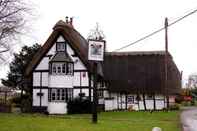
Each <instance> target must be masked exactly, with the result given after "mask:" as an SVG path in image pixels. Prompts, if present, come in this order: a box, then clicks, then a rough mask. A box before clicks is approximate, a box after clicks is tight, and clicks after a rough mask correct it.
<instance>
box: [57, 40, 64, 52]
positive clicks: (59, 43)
mask: <svg viewBox="0 0 197 131" xmlns="http://www.w3.org/2000/svg"><path fill="white" fill-rule="evenodd" d="M56 51H57V52H58V51H66V43H65V42H56Z"/></svg>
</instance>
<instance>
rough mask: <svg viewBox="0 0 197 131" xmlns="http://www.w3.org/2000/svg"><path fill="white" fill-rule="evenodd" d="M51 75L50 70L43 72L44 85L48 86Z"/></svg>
mask: <svg viewBox="0 0 197 131" xmlns="http://www.w3.org/2000/svg"><path fill="white" fill-rule="evenodd" d="M48 81H49V76H48V72H42V86H48Z"/></svg>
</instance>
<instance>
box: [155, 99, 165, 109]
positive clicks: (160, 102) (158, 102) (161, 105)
mask: <svg viewBox="0 0 197 131" xmlns="http://www.w3.org/2000/svg"><path fill="white" fill-rule="evenodd" d="M163 108H164V101H163V100H156V109H157V110H161V109H163Z"/></svg>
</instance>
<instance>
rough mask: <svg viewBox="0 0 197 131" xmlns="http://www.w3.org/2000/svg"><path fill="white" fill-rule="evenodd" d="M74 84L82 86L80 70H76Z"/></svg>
mask: <svg viewBox="0 0 197 131" xmlns="http://www.w3.org/2000/svg"><path fill="white" fill-rule="evenodd" d="M73 86H80V72H74V79H73Z"/></svg>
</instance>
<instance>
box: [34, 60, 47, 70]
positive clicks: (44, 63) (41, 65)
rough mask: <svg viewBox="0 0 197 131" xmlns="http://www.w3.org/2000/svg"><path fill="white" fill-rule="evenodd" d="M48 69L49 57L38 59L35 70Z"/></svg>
mask: <svg viewBox="0 0 197 131" xmlns="http://www.w3.org/2000/svg"><path fill="white" fill-rule="evenodd" d="M48 69H49V57H43V59H42V60H41V61H40V63H39V64H38V66H37V67H36V69H35V70H48Z"/></svg>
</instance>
